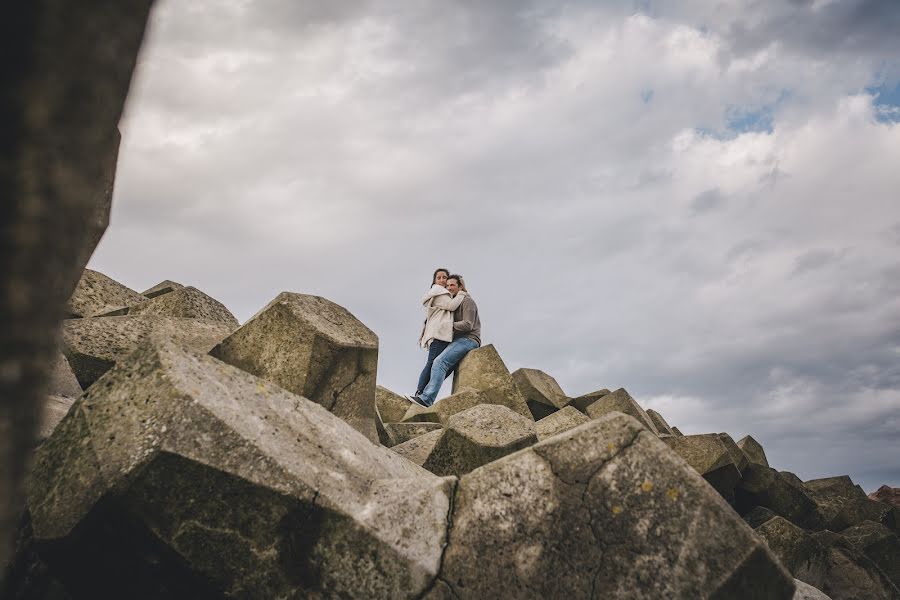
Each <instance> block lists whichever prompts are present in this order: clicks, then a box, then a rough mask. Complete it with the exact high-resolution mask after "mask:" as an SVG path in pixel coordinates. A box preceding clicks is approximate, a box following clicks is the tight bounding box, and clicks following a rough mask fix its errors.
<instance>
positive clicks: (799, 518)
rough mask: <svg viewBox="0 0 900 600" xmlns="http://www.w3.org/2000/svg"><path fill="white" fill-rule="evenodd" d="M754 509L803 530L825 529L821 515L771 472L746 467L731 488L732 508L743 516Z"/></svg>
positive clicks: (760, 467) (752, 465) (801, 494)
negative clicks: (762, 508) (757, 508)
mask: <svg viewBox="0 0 900 600" xmlns="http://www.w3.org/2000/svg"><path fill="white" fill-rule="evenodd" d="M756 506H764V507H766V508H769V509H771V510H772V511H774V512H775V513H776V514H778V515H779V516H782V517H784V518H785V519H787V520H788V521H790V522H791V523H794V524H795V525H799V526H800V527H802V528H804V529H813V530H820V529H823V528H824V526H825V521H824V519H823V517H822V513H820V512H819V508H818V506H817V505H816V503H815V502H814V501H813V500H812V498H810V497H809V495H808V494H806V493H805V492H804V491H803V490H801V489H799V488H797V487H795V486H793V485H791V484H790V483H788V481H787V480H786V479H785V478H784V476H783V475H781V473H779V472H778V471H776V470H775V469H772V468H769V467H764V466H763V465H758V464H755V463H750V464H749V465H747V468H746V469H744V472H743V473H742V474H741V480H740V482H738V485H737V487H736V488H735V508H736V509H737V511H738V513H740V514H746V513H747V512H749V511H750V510H751V509H753V508H754V507H756Z"/></svg>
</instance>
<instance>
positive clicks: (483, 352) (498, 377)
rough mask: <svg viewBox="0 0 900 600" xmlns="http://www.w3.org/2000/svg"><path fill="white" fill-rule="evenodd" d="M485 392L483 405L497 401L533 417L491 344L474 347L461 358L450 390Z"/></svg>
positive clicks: (454, 391) (514, 410) (496, 402)
mask: <svg viewBox="0 0 900 600" xmlns="http://www.w3.org/2000/svg"><path fill="white" fill-rule="evenodd" d="M466 388H468V389H471V390H478V391H480V392H483V393H484V403H485V404H499V405H501V406H506V407H507V408H510V409H511V410H512V411H513V412H517V413H519V414H520V415H522V416H523V417H528V418H529V419H532V420H534V418H533V417H532V416H531V411H530V410H528V405H527V404H526V403H525V398H524V397H523V396H522V394H521V392H519V388H518V387H516V383H515V382H514V381H513V378H512V375H510V373H509V369H507V368H506V364H505V363H504V362H503V359H502V358H500V355H499V354H498V353H497V349H496V348H494V345H493V344H488V345H487V346H482V347H481V348H475V349H474V350H472V351H471V352H469V353H468V354H466V356H465V358H463V359H462V361H460V363H459V366H458V367H457V372H456V375H455V376H454V377H453V393H454V394H456V393H457V392H461V391H462V390H463V389H466Z"/></svg>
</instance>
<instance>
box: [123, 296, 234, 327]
mask: <svg viewBox="0 0 900 600" xmlns="http://www.w3.org/2000/svg"><path fill="white" fill-rule="evenodd" d="M126 314H129V315H159V316H163V317H183V318H186V319H201V320H203V321H218V322H219V323H224V324H225V325H228V326H229V327H231V329H232V330H234V329H237V327H238V325H240V323H238V320H237V319H236V318H235V317H234V315H233V314H231V311H229V310H228V309H227V308H225V305H224V304H222V303H221V302H219V301H218V300H216V299H215V298H213V297H211V296H208V295H206V294H204V293H203V292H201V291H200V290H198V289H197V288H195V287H184V288H181V289H178V290H175V291H173V292H170V293H168V294H163V295H161V296H158V297H156V298H154V299H152V300H148V301H146V302H142V303H140V304H137V305H134V306H129V307H128V312H127V313H126Z"/></svg>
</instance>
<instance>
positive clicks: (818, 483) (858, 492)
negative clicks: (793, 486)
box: [802, 475, 866, 531]
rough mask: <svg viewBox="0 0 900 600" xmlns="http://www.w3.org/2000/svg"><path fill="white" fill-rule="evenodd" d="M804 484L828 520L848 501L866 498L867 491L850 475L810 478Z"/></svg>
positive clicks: (804, 487)
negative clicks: (854, 481)
mask: <svg viewBox="0 0 900 600" xmlns="http://www.w3.org/2000/svg"><path fill="white" fill-rule="evenodd" d="M802 485H803V489H805V490H806V493H807V494H809V496H810V498H812V499H813V500H815V502H816V504H817V505H818V506H819V510H820V511H821V512H822V516H823V517H825V520H826V521H831V520H832V519H834V518H835V517H836V516H837V514H838V513H839V512H841V508H842V507H843V506H844V505H845V504H847V503H848V502H851V501H853V500H863V499H865V498H866V492H865V491H863V489H862V488H861V487H859V486H858V485H856V484H855V483H853V480H852V479H850V476H849V475H840V476H837V477H824V478H822V479H810V480H809V481H805V482H803V484H802ZM835 531H836V530H835Z"/></svg>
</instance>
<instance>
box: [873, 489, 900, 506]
mask: <svg viewBox="0 0 900 600" xmlns="http://www.w3.org/2000/svg"><path fill="white" fill-rule="evenodd" d="M869 500H877V501H878V502H884V503H885V504H890V505H891V506H896V507H898V508H900V488H895V487H891V486H889V485H883V486H881V487H880V488H878V489H877V490H875V491H874V492H872V493H871V494H869Z"/></svg>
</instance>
